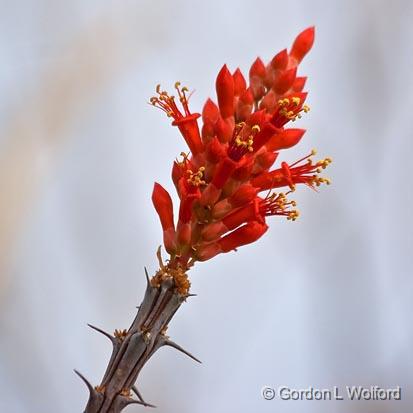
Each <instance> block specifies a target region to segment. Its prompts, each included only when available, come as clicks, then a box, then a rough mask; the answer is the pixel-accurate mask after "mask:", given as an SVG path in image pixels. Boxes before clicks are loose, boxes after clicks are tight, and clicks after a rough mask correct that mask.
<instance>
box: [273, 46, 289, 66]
mask: <svg viewBox="0 0 413 413" xmlns="http://www.w3.org/2000/svg"><path fill="white" fill-rule="evenodd" d="M270 64H271V68H272V69H274V70H284V69H286V68H287V65H288V53H287V49H284V50H281V52H279V53H277V54H276V55H275V56H274V57H273V59H272V60H271V63H270Z"/></svg>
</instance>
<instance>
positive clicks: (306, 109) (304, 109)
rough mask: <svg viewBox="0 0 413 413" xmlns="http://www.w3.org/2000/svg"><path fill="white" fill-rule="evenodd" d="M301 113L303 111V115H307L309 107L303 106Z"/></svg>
mask: <svg viewBox="0 0 413 413" xmlns="http://www.w3.org/2000/svg"><path fill="white" fill-rule="evenodd" d="M303 111H304V113H308V112H309V111H310V106H308V105H304V106H303Z"/></svg>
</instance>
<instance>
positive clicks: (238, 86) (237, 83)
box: [232, 68, 247, 96]
mask: <svg viewBox="0 0 413 413" xmlns="http://www.w3.org/2000/svg"><path fill="white" fill-rule="evenodd" d="M232 77H233V78H234V94H235V96H240V95H241V94H242V93H243V92H244V90H245V89H246V88H247V82H246V81H245V78H244V76H243V74H242V73H241V70H239V68H238V69H237V70H236V71H235V72H234V74H233V75H232Z"/></svg>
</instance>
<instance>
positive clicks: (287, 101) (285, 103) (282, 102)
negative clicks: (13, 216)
mask: <svg viewBox="0 0 413 413" xmlns="http://www.w3.org/2000/svg"><path fill="white" fill-rule="evenodd" d="M289 104H290V99H288V98H284V99H280V100H279V101H278V106H281V107H282V106H288V105H289Z"/></svg>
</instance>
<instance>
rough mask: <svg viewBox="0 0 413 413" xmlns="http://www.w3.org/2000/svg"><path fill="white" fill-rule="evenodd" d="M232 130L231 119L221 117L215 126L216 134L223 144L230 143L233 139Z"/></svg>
mask: <svg viewBox="0 0 413 413" xmlns="http://www.w3.org/2000/svg"><path fill="white" fill-rule="evenodd" d="M232 129H233V125H231V124H230V122H229V119H227V120H225V119H222V118H221V117H220V118H219V119H218V122H217V123H216V125H215V132H216V134H217V136H218V139H219V141H220V142H222V143H226V142H229V141H230V140H231V138H232Z"/></svg>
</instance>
